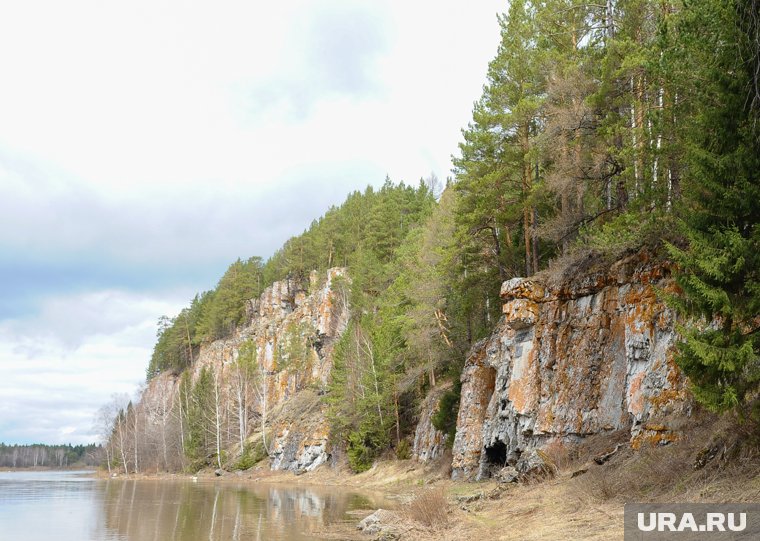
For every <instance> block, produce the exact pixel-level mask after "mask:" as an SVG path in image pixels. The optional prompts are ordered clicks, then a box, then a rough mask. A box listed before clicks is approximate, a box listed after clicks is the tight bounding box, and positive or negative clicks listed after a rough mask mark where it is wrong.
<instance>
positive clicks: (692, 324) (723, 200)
mask: <svg viewBox="0 0 760 541" xmlns="http://www.w3.org/2000/svg"><path fill="white" fill-rule="evenodd" d="M743 6H744V3H743V2H741V1H738V0H737V1H730V2H725V1H723V0H709V1H707V0H706V1H703V2H694V3H689V4H688V7H687V8H685V9H684V10H683V11H682V12H681V15H680V19H679V26H678V31H679V41H678V43H677V45H678V49H677V50H675V51H674V54H676V55H678V56H677V58H676V60H677V61H678V62H679V63H680V66H681V69H682V70H684V71H685V72H689V73H691V74H692V77H694V79H696V80H698V81H699V84H698V85H693V86H692V87H691V88H690V90H691V92H692V95H691V97H690V107H691V110H690V113H691V114H690V123H689V125H688V126H687V127H686V130H687V132H686V139H687V143H688V148H687V150H688V155H687V175H686V177H685V179H684V180H685V183H686V184H685V188H686V190H685V193H684V197H685V206H684V212H683V218H682V221H681V225H682V229H683V231H684V234H685V237H686V239H687V241H688V247H686V248H679V247H677V246H674V245H671V246H669V251H670V253H671V255H672V257H673V258H674V260H675V262H676V263H677V266H678V267H677V272H676V274H675V277H676V280H677V282H678V284H679V285H680V287H681V289H682V290H683V294H682V296H680V297H679V296H673V297H671V302H672V303H673V305H674V306H675V307H676V308H677V309H678V311H679V312H680V313H681V314H682V315H683V316H684V317H685V318H686V319H687V323H686V325H684V326H683V327H681V329H680V330H681V334H682V341H681V343H680V344H679V356H678V363H679V365H680V366H681V368H682V369H683V370H684V372H685V373H686V375H687V376H688V377H689V378H690V380H691V383H692V386H693V389H694V392H695V395H696V397H697V398H698V399H699V400H700V401H701V402H702V403H703V404H705V405H706V406H707V407H708V408H710V409H712V410H716V411H725V410H729V409H734V408H738V409H740V410H741V409H744V407H745V406H746V399H747V398H751V397H754V396H755V393H756V392H757V390H758V388H759V387H760V319H759V318H758V315H759V314H760V132H759V131H758V125H757V120H758V118H757V112H756V111H755V110H753V109H752V107H751V103H752V96H751V91H750V89H751V86H752V85H751V81H752V80H753V77H754V67H756V64H753V61H752V58H753V54H752V53H751V51H752V40H751V39H750V35H749V34H748V32H747V27H746V26H743V20H742V17H741V14H742V12H741V10H742V7H743ZM675 64H676V62H674V65H675Z"/></svg>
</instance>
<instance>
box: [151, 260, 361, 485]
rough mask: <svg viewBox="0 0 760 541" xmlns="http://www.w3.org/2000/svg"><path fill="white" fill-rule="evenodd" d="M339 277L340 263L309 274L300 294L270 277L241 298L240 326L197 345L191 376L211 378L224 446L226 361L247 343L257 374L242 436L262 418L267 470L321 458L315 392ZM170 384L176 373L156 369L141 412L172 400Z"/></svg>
mask: <svg viewBox="0 0 760 541" xmlns="http://www.w3.org/2000/svg"><path fill="white" fill-rule="evenodd" d="M344 277H345V269H342V268H333V269H330V270H329V271H327V274H326V276H319V275H318V274H317V273H316V272H312V273H311V276H310V284H309V288H308V291H306V290H304V289H303V288H302V287H301V286H300V285H299V283H298V282H297V281H295V280H283V281H280V282H275V283H274V284H272V285H271V286H270V287H268V288H267V289H266V290H264V292H263V293H262V295H261V296H260V298H259V299H255V300H251V301H249V302H248V306H247V314H248V323H247V324H246V325H245V326H243V327H242V328H239V329H238V330H237V331H236V332H235V334H234V335H233V336H231V337H230V338H226V339H223V340H217V341H214V342H211V343H209V344H205V345H203V346H202V347H201V350H200V354H199V356H198V358H197V359H196V360H195V362H194V363H193V366H192V369H191V370H192V378H193V381H195V380H197V378H198V376H199V374H200V373H201V371H202V370H203V369H204V368H209V369H211V370H212V372H213V374H214V376H215V378H216V380H217V381H218V382H219V387H220V395H221V402H222V407H221V412H222V415H224V416H226V417H225V419H223V424H224V426H225V427H228V428H227V430H228V431H230V432H232V433H233V435H232V436H228V437H227V440H226V443H227V445H226V446H228V447H229V446H232V445H234V443H235V437H234V434H235V433H236V430H237V428H238V423H239V420H238V419H232V418H231V417H233V416H235V414H236V412H235V409H236V407H237V402H236V397H237V396H236V393H237V392H238V388H236V374H235V370H234V364H235V361H236V360H237V359H238V356H239V354H240V350H241V346H243V344H246V343H248V344H249V347H250V345H252V346H253V347H254V348H255V358H256V363H257V364H258V373H259V374H260V376H259V379H260V381H259V382H258V389H259V390H260V392H259V393H255V394H254V395H253V396H251V397H250V398H249V401H248V404H249V408H250V411H248V412H247V413H248V417H249V423H248V430H247V432H248V433H249V435H254V436H255V434H256V433H257V432H260V431H261V423H260V416H261V415H266V418H267V424H266V433H267V436H268V439H269V441H268V446H269V448H270V449H269V450H270V465H271V467H272V469H280V470H292V471H297V472H299V471H305V470H312V469H314V468H316V467H317V466H319V465H320V464H322V463H324V462H325V461H327V459H328V458H329V454H330V451H329V449H328V426H327V422H326V420H325V415H324V413H325V412H324V406H323V405H322V403H321V400H319V395H320V394H322V393H324V391H325V390H326V386H327V383H328V380H329V377H330V370H331V368H332V351H333V346H334V342H335V340H336V339H337V338H338V337H339V336H340V334H341V333H342V332H343V330H344V329H345V327H346V324H347V320H348V305H347V303H346V300H345V294H344V293H343V291H341V290H340V288H338V287H336V283H337V281H338V280H339V279H346V278H344ZM178 388H179V378H178V377H177V376H175V375H173V374H171V373H164V374H161V375H160V376H158V377H155V378H153V379H152V380H151V381H150V382H149V384H148V386H147V388H146V389H145V391H144V393H143V396H142V400H141V403H142V404H143V407H144V408H145V409H146V411H161V404H164V405H166V404H172V403H174V402H175V399H174V398H175V397H176V393H177V392H178ZM164 409H165V407H164Z"/></svg>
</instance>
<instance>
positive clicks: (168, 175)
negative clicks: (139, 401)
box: [0, 0, 507, 441]
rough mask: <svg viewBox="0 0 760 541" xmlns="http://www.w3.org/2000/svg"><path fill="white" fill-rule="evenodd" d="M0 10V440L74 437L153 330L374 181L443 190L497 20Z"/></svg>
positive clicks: (448, 1)
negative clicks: (438, 184)
mask: <svg viewBox="0 0 760 541" xmlns="http://www.w3.org/2000/svg"><path fill="white" fill-rule="evenodd" d="M7 4H8V5H6V6H4V8H3V16H2V17H1V18H0V76H2V81H3V85H2V88H1V89H0V118H1V119H2V122H0V194H2V197H0V215H2V217H3V227H2V228H0V340H1V342H0V411H2V412H3V414H2V417H0V441H1V440H8V439H11V438H14V439H17V440H26V441H30V440H35V441H40V440H44V441H63V440H67V439H72V440H75V441H84V440H85V439H87V437H90V436H91V434H89V432H88V431H89V424H90V419H91V417H92V413H93V412H94V410H95V408H97V406H98V405H99V404H100V403H101V402H103V401H105V400H107V398H108V397H109V396H110V395H111V394H112V393H114V392H124V391H126V392H131V390H132V389H133V387H134V385H135V384H136V382H137V381H139V379H141V378H142V375H143V374H144V370H145V367H146V365H147V362H148V358H149V355H150V348H151V346H152V341H153V329H154V327H153V325H154V323H155V319H156V317H157V316H158V315H160V314H163V313H173V312H176V310H177V309H178V308H179V306H180V305H181V304H184V302H186V301H187V299H189V298H190V297H191V296H192V294H193V293H194V292H195V291H197V290H202V289H208V288H210V287H213V285H214V282H215V280H216V278H218V277H219V275H221V273H222V272H223V270H224V268H225V267H226V265H227V264H229V263H230V262H231V261H233V260H234V259H235V258H237V257H249V256H252V255H261V256H264V257H266V256H268V255H269V254H271V253H272V251H273V250H274V249H276V248H277V247H278V246H279V245H280V244H281V243H282V242H283V241H284V240H285V239H286V238H287V237H289V236H291V235H293V234H297V233H299V232H300V231H302V230H303V229H304V228H305V227H307V226H308V224H309V223H310V222H311V221H312V219H314V218H316V217H318V216H319V215H320V214H322V213H323V212H324V211H325V210H326V209H327V208H328V206H329V205H331V204H338V203H340V202H341V201H342V200H343V199H344V197H345V195H346V194H347V192H349V191H351V190H355V189H363V188H364V186H365V185H366V184H368V183H372V184H375V185H379V184H380V183H382V182H383V180H384V177H385V175H386V173H387V174H389V175H390V176H391V178H393V179H394V180H396V181H398V180H405V181H407V182H416V181H417V180H418V179H419V178H420V177H423V176H426V175H428V174H429V173H430V172H435V173H436V174H437V175H438V176H439V177H440V178H445V177H446V176H447V175H448V174H449V170H450V167H451V163H450V155H451V154H452V153H455V152H456V151H457V146H456V145H457V143H458V141H459V140H460V133H459V130H460V128H461V127H463V126H465V125H466V123H467V121H468V120H469V118H470V113H471V108H472V102H473V101H474V100H475V99H477V98H478V96H479V94H480V89H481V86H482V84H483V82H484V77H485V72H486V66H487V62H488V60H490V58H492V57H493V55H494V54H495V52H496V46H497V44H498V37H499V32H498V30H499V29H498V24H497V22H496V18H495V14H496V13H497V12H498V11H503V10H505V9H506V7H507V6H506V3H505V2H503V1H501V0H499V1H496V0H482V1H479V2H470V3H462V2H458V1H455V0H442V1H433V0H419V1H413V2H409V1H403V2H402V1H401V0H384V1H379V2H355V1H353V0H320V1H318V2H314V1H313V0H293V1H291V2H284V3H283V2H281V3H276V2H274V3H273V2H268V3H265V2H250V1H247V0H222V1H219V2H208V1H206V2H201V1H185V0H183V1H179V0H133V1H130V2H102V1H100V0H71V1H68V2H59V1H57V0H29V1H25V2H15V3H7ZM158 291H162V293H157V292H158ZM3 318H5V319H3ZM11 408H12V409H11ZM5 412H12V414H11V413H5ZM64 429H65V430H73V431H71V432H69V433H64V432H62V430H64Z"/></svg>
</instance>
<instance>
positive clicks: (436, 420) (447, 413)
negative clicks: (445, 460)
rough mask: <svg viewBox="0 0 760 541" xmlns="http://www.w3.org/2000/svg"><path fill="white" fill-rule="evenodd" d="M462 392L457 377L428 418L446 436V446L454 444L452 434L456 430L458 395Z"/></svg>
mask: <svg viewBox="0 0 760 541" xmlns="http://www.w3.org/2000/svg"><path fill="white" fill-rule="evenodd" d="M461 393H462V383H461V382H460V381H459V378H457V379H456V382H455V384H454V387H453V388H452V389H449V390H448V391H446V392H445V393H443V395H441V399H440V401H439V402H438V410H436V412H435V413H434V414H433V417H432V418H431V419H430V420H431V422H432V423H433V427H435V429H436V430H440V431H441V432H443V433H444V434H446V435H447V436H448V438H446V446H447V447H451V446H452V445H453V444H454V435H455V433H456V431H457V415H458V414H459V396H460V395H461Z"/></svg>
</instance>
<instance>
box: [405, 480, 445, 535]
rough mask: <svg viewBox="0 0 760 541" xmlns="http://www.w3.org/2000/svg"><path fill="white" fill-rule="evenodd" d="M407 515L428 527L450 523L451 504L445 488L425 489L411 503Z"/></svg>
mask: <svg viewBox="0 0 760 541" xmlns="http://www.w3.org/2000/svg"><path fill="white" fill-rule="evenodd" d="M406 514H407V516H408V517H409V518H410V519H412V520H414V521H417V522H419V523H420V524H424V525H425V526H428V527H438V526H446V525H447V524H448V523H449V504H448V502H447V501H446V493H445V492H444V490H443V488H434V489H429V490H424V491H422V492H421V493H420V494H418V495H417V497H416V498H414V500H413V501H412V502H411V503H410V504H409V507H408V508H407V511H406Z"/></svg>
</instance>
